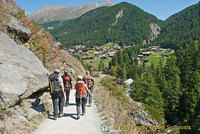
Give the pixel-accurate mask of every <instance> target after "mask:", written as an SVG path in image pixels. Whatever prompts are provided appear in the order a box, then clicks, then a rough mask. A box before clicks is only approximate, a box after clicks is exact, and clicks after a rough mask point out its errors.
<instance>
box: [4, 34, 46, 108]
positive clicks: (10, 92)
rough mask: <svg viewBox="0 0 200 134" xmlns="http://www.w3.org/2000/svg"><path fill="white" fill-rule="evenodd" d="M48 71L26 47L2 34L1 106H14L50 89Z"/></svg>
mask: <svg viewBox="0 0 200 134" xmlns="http://www.w3.org/2000/svg"><path fill="white" fill-rule="evenodd" d="M47 73H48V71H47V70H46V69H45V68H44V66H43V64H42V62H41V61H40V60H39V59H37V57H36V56H35V55H34V54H33V53H32V52H31V51H29V50H28V49H26V48H25V47H23V46H21V45H18V44H16V42H14V41H13V40H12V39H11V38H10V37H9V36H8V35H7V34H5V33H3V32H0V105H1V106H6V107H9V106H13V105H15V104H16V103H17V102H19V101H20V100H21V99H24V98H26V97H28V96H30V95H31V94H32V93H34V92H36V91H39V90H42V89H45V88H47V87H48V78H47Z"/></svg>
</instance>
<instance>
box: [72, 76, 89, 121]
mask: <svg viewBox="0 0 200 134" xmlns="http://www.w3.org/2000/svg"><path fill="white" fill-rule="evenodd" d="M75 90H76V93H75V95H76V109H77V119H79V118H80V113H81V110H80V107H81V106H80V105H82V115H83V116H84V115H85V104H86V102H87V99H86V97H87V93H89V94H90V95H91V97H92V98H93V95H92V94H91V92H90V90H89V89H88V88H87V86H86V84H85V83H84V81H83V77H82V76H78V80H77V82H76V85H75Z"/></svg>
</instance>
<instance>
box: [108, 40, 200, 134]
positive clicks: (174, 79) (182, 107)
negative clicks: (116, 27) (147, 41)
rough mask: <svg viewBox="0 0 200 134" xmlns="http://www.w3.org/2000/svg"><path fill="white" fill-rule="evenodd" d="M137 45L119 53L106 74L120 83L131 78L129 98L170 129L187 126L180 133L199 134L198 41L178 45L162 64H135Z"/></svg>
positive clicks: (199, 86)
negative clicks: (117, 79) (141, 105)
mask: <svg viewBox="0 0 200 134" xmlns="http://www.w3.org/2000/svg"><path fill="white" fill-rule="evenodd" d="M139 50H140V49H139V46H135V47H131V48H127V49H125V50H124V51H119V52H117V53H116V54H115V56H114V57H113V58H112V60H111V62H110V63H109V68H108V72H109V73H110V74H111V75H112V76H115V77H117V78H119V79H120V80H121V83H122V84H124V83H123V82H124V80H126V79H127V78H132V79H134V83H133V84H132V95H131V97H132V99H133V100H135V101H139V102H141V103H143V104H146V105H147V106H149V107H151V108H152V110H153V114H152V113H151V114H152V116H153V115H156V117H158V116H159V119H162V118H163V117H164V119H165V120H166V124H167V125H170V126H176V125H178V126H189V128H187V130H183V129H181V130H180V131H181V132H182V133H196V134H197V133H199V132H200V130H199V121H200V118H199V117H200V113H199V110H197V109H199V106H200V99H199V96H200V42H199V41H191V43H190V44H188V43H182V44H181V47H180V48H179V49H178V50H177V51H176V52H175V55H172V56H170V57H168V58H167V62H166V64H165V65H163V64H161V62H160V65H157V66H155V65H154V64H151V65H148V64H145V63H144V62H143V64H138V62H137V60H135V59H136V57H137V55H138V54H139Z"/></svg>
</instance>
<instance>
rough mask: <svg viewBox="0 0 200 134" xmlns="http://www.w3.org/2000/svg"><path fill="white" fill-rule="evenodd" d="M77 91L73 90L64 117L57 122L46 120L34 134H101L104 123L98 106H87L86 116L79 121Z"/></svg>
mask: <svg viewBox="0 0 200 134" xmlns="http://www.w3.org/2000/svg"><path fill="white" fill-rule="evenodd" d="M74 94H75V90H71V94H70V105H69V106H68V107H64V116H63V117H62V118H58V119H57V120H56V121H55V120H52V119H45V120H44V121H43V122H42V123H41V124H40V126H39V127H38V129H37V130H36V131H35V132H33V134H101V133H102V132H101V130H100V126H101V124H102V123H103V122H102V121H101V119H100V117H99V113H98V110H97V107H96V105H95V104H94V103H93V105H92V107H88V104H87V105H86V114H85V116H82V115H81V118H80V119H79V120H77V119H76V118H77V115H76V105H75V96H74Z"/></svg>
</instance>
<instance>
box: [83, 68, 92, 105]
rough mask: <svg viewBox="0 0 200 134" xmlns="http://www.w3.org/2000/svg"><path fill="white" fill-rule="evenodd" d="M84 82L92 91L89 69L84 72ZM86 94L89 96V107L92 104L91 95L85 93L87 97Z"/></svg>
mask: <svg viewBox="0 0 200 134" xmlns="http://www.w3.org/2000/svg"><path fill="white" fill-rule="evenodd" d="M84 82H85V84H86V85H87V87H88V89H89V90H90V92H91V93H92V92H93V90H94V88H93V86H94V79H93V77H92V76H91V75H90V72H89V71H87V72H86V76H85V77H84ZM88 96H89V107H91V106H92V97H91V95H90V94H87V98H88Z"/></svg>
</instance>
